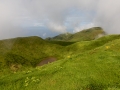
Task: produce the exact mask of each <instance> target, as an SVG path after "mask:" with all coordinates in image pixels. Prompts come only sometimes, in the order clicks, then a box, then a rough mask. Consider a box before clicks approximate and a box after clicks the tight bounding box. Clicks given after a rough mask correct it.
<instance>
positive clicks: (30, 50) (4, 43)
mask: <svg viewBox="0 0 120 90" xmlns="http://www.w3.org/2000/svg"><path fill="white" fill-rule="evenodd" d="M63 49H64V48H63V46H60V45H56V44H51V43H49V42H46V41H44V40H42V39H41V38H39V37H25V38H15V39H8V40H1V41H0V66H1V67H6V64H7V66H10V65H11V64H19V65H27V66H35V65H36V64H37V63H39V62H40V61H41V60H42V59H43V58H45V57H49V56H54V57H56V58H58V59H61V58H63V57H64V53H61V52H62V51H63ZM1 69H2V68H0V70H1Z"/></svg>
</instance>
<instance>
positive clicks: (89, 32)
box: [46, 27, 105, 42]
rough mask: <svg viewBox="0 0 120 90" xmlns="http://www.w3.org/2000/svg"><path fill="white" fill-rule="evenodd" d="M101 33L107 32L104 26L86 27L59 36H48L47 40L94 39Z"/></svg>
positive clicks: (73, 40)
mask: <svg viewBox="0 0 120 90" xmlns="http://www.w3.org/2000/svg"><path fill="white" fill-rule="evenodd" d="M100 34H105V32H104V31H103V29H102V28H100V27H93V28H90V29H85V30H82V31H80V32H77V33H74V34H70V33H66V34H60V35H58V36H55V37H53V38H47V39H46V40H50V41H72V42H75V41H89V40H94V39H96V38H97V37H98V35H100Z"/></svg>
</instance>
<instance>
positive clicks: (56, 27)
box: [48, 23, 66, 33]
mask: <svg viewBox="0 0 120 90" xmlns="http://www.w3.org/2000/svg"><path fill="white" fill-rule="evenodd" d="M48 27H49V29H50V30H52V31H55V32H61V33H64V32H66V27H65V26H62V25H60V24H57V23H49V25H48Z"/></svg>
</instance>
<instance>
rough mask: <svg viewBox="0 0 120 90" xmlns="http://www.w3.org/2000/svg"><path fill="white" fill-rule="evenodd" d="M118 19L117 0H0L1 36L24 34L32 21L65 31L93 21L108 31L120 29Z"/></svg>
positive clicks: (118, 4) (118, 2)
mask: <svg viewBox="0 0 120 90" xmlns="http://www.w3.org/2000/svg"><path fill="white" fill-rule="evenodd" d="M72 10H73V11H72ZM75 10H77V11H80V13H76V11H75ZM71 11H72V13H71ZM74 13H75V14H74ZM72 14H74V16H72ZM70 16H71V17H70ZM78 16H79V17H80V18H79V19H74V18H73V17H78ZM68 17H70V18H69V20H68V21H67V18H68ZM71 18H72V19H71ZM119 19H120V1H119V0H105V1H104V0H0V39H2V38H10V37H17V36H22V35H24V32H25V31H24V28H23V26H24V25H28V26H30V25H31V23H32V22H35V23H36V24H35V23H33V26H46V27H48V29H50V30H52V31H56V32H66V31H67V30H68V29H67V28H68V27H67V26H69V27H70V26H71V27H72V28H73V30H76V31H79V30H81V28H83V29H84V28H86V27H90V25H91V23H92V25H91V26H100V27H102V28H103V29H104V30H105V31H106V32H107V33H109V34H113V33H120V30H119V28H120V25H119V23H120V20H119ZM85 22H87V23H88V22H89V23H88V24H86V25H83V26H82V23H85ZM43 23H44V24H43ZM66 23H67V25H66Z"/></svg>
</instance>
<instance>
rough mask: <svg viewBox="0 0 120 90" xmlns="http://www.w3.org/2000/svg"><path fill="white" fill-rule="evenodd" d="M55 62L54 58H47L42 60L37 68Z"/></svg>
mask: <svg viewBox="0 0 120 90" xmlns="http://www.w3.org/2000/svg"><path fill="white" fill-rule="evenodd" d="M56 60H57V58H55V57H47V58H45V59H43V60H42V61H41V62H40V63H39V64H37V66H42V65H44V64H48V63H52V62H54V61H56Z"/></svg>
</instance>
